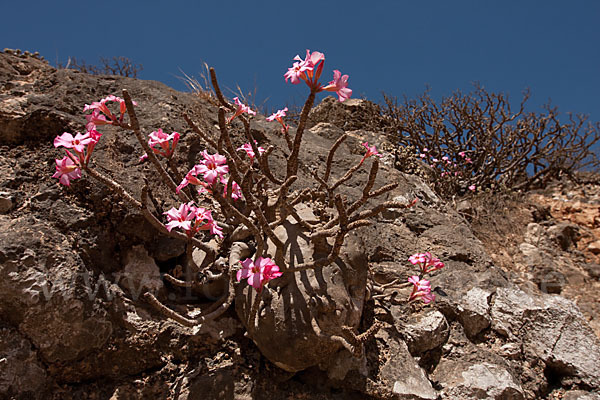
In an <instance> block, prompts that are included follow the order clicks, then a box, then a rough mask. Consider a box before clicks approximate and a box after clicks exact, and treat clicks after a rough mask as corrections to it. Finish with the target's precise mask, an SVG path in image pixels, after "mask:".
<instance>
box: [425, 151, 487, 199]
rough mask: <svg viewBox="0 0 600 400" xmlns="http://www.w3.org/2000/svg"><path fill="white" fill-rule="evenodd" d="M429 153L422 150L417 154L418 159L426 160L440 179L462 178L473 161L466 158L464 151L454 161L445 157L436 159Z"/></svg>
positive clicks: (472, 188)
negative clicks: (437, 172) (438, 174)
mask: <svg viewBox="0 0 600 400" xmlns="http://www.w3.org/2000/svg"><path fill="white" fill-rule="evenodd" d="M431 153H432V152H431V151H430V150H429V149H427V148H424V149H423V150H422V151H421V152H420V153H419V157H420V158H421V159H423V160H425V159H427V162H428V163H429V165H431V166H432V167H433V168H435V169H436V170H438V171H439V173H440V177H441V178H450V177H462V176H463V175H464V173H465V171H466V170H467V165H468V164H473V160H471V158H470V157H468V155H467V152H465V151H460V152H459V153H458V157H454V160H452V158H451V157H449V156H447V155H444V156H443V157H441V159H438V158H436V157H434V156H433V155H432V154H431ZM476 188H477V187H476V186H475V185H470V186H469V187H467V189H469V190H470V191H475V190H476Z"/></svg>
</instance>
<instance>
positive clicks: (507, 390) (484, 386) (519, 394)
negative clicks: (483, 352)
mask: <svg viewBox="0 0 600 400" xmlns="http://www.w3.org/2000/svg"><path fill="white" fill-rule="evenodd" d="M438 368H439V371H436V374H435V376H436V377H437V376H440V377H443V378H442V379H443V382H442V384H443V385H444V386H446V388H447V389H445V390H444V391H443V392H442V399H485V400H496V399H506V400H521V399H525V395H524V393H523V390H522V388H521V386H520V385H519V383H518V379H516V378H515V377H513V376H512V375H511V374H510V372H509V371H508V370H507V369H506V368H503V367H502V366H499V365H495V364H491V363H487V362H482V363H477V364H471V365H469V364H468V363H464V362H453V361H445V362H442V364H441V365H440V366H439V367H438Z"/></svg>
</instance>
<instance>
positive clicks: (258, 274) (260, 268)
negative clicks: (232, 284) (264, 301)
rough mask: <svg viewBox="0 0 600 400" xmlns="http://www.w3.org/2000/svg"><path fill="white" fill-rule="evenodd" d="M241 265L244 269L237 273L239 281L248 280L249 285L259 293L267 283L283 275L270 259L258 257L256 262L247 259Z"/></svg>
mask: <svg viewBox="0 0 600 400" xmlns="http://www.w3.org/2000/svg"><path fill="white" fill-rule="evenodd" d="M240 264H242V269H240V270H239V271H238V272H237V276H236V277H237V281H238V282H241V280H242V279H248V284H249V285H250V286H252V287H254V288H255V289H256V290H257V291H259V292H260V291H261V290H262V288H263V286H264V285H265V283H267V282H268V281H270V280H271V279H275V278H279V277H280V276H281V275H282V272H280V271H279V267H278V266H277V265H276V264H275V263H274V262H273V260H271V259H270V258H264V257H258V258H257V259H256V261H255V262H252V260H251V259H249V258H247V259H245V260H244V261H240Z"/></svg>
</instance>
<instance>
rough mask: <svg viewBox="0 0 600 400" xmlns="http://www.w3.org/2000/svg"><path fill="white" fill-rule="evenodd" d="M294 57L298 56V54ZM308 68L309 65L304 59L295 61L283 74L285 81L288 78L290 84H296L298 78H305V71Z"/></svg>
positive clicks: (298, 81)
mask: <svg viewBox="0 0 600 400" xmlns="http://www.w3.org/2000/svg"><path fill="white" fill-rule="evenodd" d="M296 57H297V58H300V56H296ZM310 68H311V67H309V66H308V65H307V64H306V63H305V62H304V61H302V62H295V63H294V64H293V65H292V67H291V68H288V71H287V72H286V73H285V74H283V76H284V77H285V81H286V82H287V81H288V79H289V80H290V82H291V83H292V84H294V85H297V84H298V83H300V79H306V78H305V72H306V71H307V70H308V69H310Z"/></svg>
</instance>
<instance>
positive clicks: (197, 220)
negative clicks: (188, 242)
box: [165, 201, 223, 238]
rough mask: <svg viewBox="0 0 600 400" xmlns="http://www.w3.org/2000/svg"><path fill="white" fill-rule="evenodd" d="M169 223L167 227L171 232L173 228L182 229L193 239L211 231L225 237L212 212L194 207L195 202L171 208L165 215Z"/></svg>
mask: <svg viewBox="0 0 600 400" xmlns="http://www.w3.org/2000/svg"><path fill="white" fill-rule="evenodd" d="M165 214H166V215H167V220H168V221H169V222H168V223H167V224H165V226H166V227H167V229H168V230H169V232H171V230H172V229H173V228H181V229H183V230H184V231H185V233H186V234H187V235H188V236H189V237H192V236H194V235H195V234H196V233H197V232H199V231H202V230H209V231H210V233H212V234H213V235H217V236H219V237H221V238H222V237H223V231H222V229H221V228H220V227H219V226H218V225H217V223H216V222H215V221H214V219H213V217H212V215H211V211H210V210H207V209H205V208H202V207H196V206H194V202H192V201H190V202H189V203H187V204H181V205H180V206H179V208H178V209H177V208H175V207H173V208H171V209H170V210H169V211H167V212H166V213H165Z"/></svg>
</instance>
